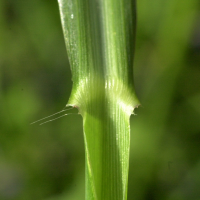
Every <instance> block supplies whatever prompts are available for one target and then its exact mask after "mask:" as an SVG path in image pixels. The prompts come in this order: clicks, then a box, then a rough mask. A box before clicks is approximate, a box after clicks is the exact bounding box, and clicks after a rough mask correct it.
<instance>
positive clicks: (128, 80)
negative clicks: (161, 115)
mask: <svg viewBox="0 0 200 200" xmlns="http://www.w3.org/2000/svg"><path fill="white" fill-rule="evenodd" d="M59 7H60V13H61V20H62V26H63V31H64V36H65V42H66V46H67V51H68V56H69V60H70V65H71V69H72V75H73V89H72V93H71V96H70V99H69V102H68V105H72V106H76V107H78V108H79V112H80V114H81V115H82V116H83V126H84V141H85V151H86V199H87V200H112V199H113V200H122V199H123V200H125V199H126V198H127V183H128V166H129V148H130V128H129V118H130V115H131V114H132V113H133V110H134V108H135V107H136V106H137V105H138V104H139V101H138V99H137V97H136V95H135V92H134V87H133V54H134V41H135V24H136V23H135V12H136V11H135V10H136V9H135V1H134V0H109V1H108V0H59Z"/></svg>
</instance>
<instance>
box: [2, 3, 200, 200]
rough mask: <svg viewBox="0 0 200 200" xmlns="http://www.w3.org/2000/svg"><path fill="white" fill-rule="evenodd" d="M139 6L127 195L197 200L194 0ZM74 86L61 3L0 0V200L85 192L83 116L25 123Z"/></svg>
mask: <svg viewBox="0 0 200 200" xmlns="http://www.w3.org/2000/svg"><path fill="white" fill-rule="evenodd" d="M137 5H138V23H137V42H136V53H135V66H134V72H135V74H134V78H135V87H136V91H137V94H138V96H139V99H140V101H141V103H142V106H141V107H140V108H138V109H137V110H136V114H137V115H135V116H132V117H131V152H130V174H129V191H128V199H129V200H132V199H135V200H191V199H192V200H199V199H200V1H199V0H184V1H183V0H167V1H166V0H153V1H149V0H138V1H137ZM71 88H72V81H71V71H70V67H69V62H68V59H67V54H66V49H65V44H64V39H63V33H62V29H61V23H60V18H59V11H58V5H57V1H56V0H34V1H30V0H29V1H24V0H17V1H16V0H1V1H0V200H35V199H37V200H65V199H69V200H79V199H84V166H85V164H84V142H83V128H82V118H81V116H80V115H76V114H75V115H68V116H65V117H63V118H60V119H58V120H56V121H53V122H50V123H47V124H44V125H42V126H40V125H39V124H33V125H30V123H31V122H33V121H36V120H38V119H40V118H42V117H46V116H48V115H50V114H53V113H55V112H58V111H60V110H62V109H63V108H64V106H65V105H66V103H67V101H68V98H69V95H70V91H71ZM97 89H98V88H97ZM66 113H77V111H76V109H75V110H71V111H67V112H66Z"/></svg>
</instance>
